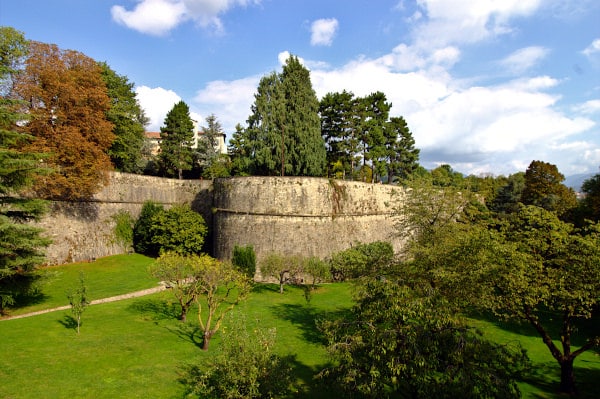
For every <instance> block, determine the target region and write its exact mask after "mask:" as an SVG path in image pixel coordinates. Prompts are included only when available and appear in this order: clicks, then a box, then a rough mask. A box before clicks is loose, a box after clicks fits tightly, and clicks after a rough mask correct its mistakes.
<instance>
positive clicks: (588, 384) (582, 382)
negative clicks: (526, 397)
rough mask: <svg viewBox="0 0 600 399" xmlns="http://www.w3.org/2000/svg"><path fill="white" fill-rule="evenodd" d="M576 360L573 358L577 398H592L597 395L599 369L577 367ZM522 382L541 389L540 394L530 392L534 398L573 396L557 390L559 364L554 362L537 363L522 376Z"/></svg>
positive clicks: (599, 377)
mask: <svg viewBox="0 0 600 399" xmlns="http://www.w3.org/2000/svg"><path fill="white" fill-rule="evenodd" d="M577 362H578V360H577V359H576V360H575V366H574V373H575V385H576V387H577V390H578V394H577V396H576V397H577V398H578V399H592V398H597V397H598V388H597V387H598V380H600V369H591V368H588V367H585V366H584V367H578V366H577ZM523 382H526V383H528V384H530V385H532V386H534V387H536V388H537V389H538V390H540V391H542V392H543V393H541V394H536V393H532V395H533V396H534V397H535V398H539V399H547V398H557V399H559V398H565V399H567V398H572V397H573V396H571V395H568V394H566V393H560V392H559V386H560V366H559V365H558V363H555V362H547V363H544V364H537V365H536V366H535V368H534V369H532V370H531V371H530V372H529V373H528V374H527V375H526V376H525V378H523Z"/></svg>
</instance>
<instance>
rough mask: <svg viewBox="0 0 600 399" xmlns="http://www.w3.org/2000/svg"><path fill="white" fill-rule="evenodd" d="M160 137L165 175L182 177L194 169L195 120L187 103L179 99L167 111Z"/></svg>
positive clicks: (161, 159)
mask: <svg viewBox="0 0 600 399" xmlns="http://www.w3.org/2000/svg"><path fill="white" fill-rule="evenodd" d="M160 138H161V140H162V142H161V144H160V155H159V168H160V170H161V171H162V173H163V175H165V176H169V177H173V176H177V178H179V179H182V178H183V171H184V170H191V169H192V161H193V151H192V141H193V139H194V122H193V121H192V118H190V109H189V107H188V106H187V104H186V103H184V102H183V101H179V102H178V103H177V104H175V105H174V106H173V108H172V109H171V110H170V111H169V112H168V113H167V116H166V117H165V122H164V126H163V127H161V128H160Z"/></svg>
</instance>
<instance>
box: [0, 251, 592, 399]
mask: <svg viewBox="0 0 600 399" xmlns="http://www.w3.org/2000/svg"><path fill="white" fill-rule="evenodd" d="M150 261H151V260H150V259H148V258H144V257H141V256H137V255H130V256H128V255H124V256H118V257H109V258H104V259H99V260H98V261H96V262H93V263H85V264H76V265H71V266H64V267H58V268H51V270H49V271H52V272H54V274H53V277H52V278H50V279H48V280H47V281H46V285H45V288H44V293H45V297H43V298H42V300H41V302H39V303H37V304H34V305H32V306H29V307H25V308H21V309H18V310H16V311H15V312H13V314H16V313H23V312H27V311H31V310H37V309H40V308H48V307H53V306H60V305H64V304H66V296H65V294H64V292H65V291H66V290H67V289H68V288H70V287H73V286H75V285H76V284H77V279H78V275H79V270H84V273H86V280H87V285H88V287H89V290H90V293H91V294H92V299H96V298H100V297H104V296H113V295H118V294H122V293H125V292H129V291H135V290H139V289H144V288H149V287H152V286H155V285H156V281H155V280H153V279H151V278H149V277H148V276H147V274H146V268H147V265H148V264H149V262H150ZM107 269H110V270H107ZM350 287H351V286H350V285H345V284H332V285H324V286H322V287H320V288H319V290H318V291H317V292H316V293H315V294H314V296H313V298H312V300H311V302H310V303H309V304H307V302H306V301H305V299H304V295H303V291H302V290H301V289H298V288H293V287H286V293H285V294H284V295H280V294H279V293H278V292H277V287H276V286H274V285H259V286H257V287H256V289H255V291H254V292H253V293H252V295H251V296H250V298H249V299H248V301H247V302H245V303H244V304H242V305H240V306H239V308H238V311H240V312H243V313H244V314H245V319H246V321H247V323H248V328H255V327H256V326H257V325H260V326H262V327H265V328H268V327H276V328H277V332H278V334H277V348H276V349H277V351H278V352H279V353H280V354H282V355H287V354H293V355H295V356H296V363H295V370H296V376H297V382H298V386H299V387H300V389H303V388H305V389H308V388H307V387H310V386H311V384H312V376H313V375H314V373H315V372H317V371H318V370H320V368H321V367H322V366H323V365H324V364H326V362H327V360H328V357H327V354H326V351H325V349H324V347H323V345H322V343H321V341H320V337H319V335H318V333H317V331H316V329H315V320H316V319H318V318H320V317H327V314H328V312H335V311H338V310H340V309H344V308H347V307H349V306H350V304H351V298H350V291H351V288H350ZM69 316H70V313H69V311H60V312H56V313H49V314H44V315H40V316H35V317H30V318H25V319H15V320H8V321H2V322H0V353H1V354H2V355H3V356H1V357H0V381H2V384H0V397H2V398H15V399H16V398H31V397H44V398H62V397H72V398H115V397H127V398H136V397H140V398H141V397H143V398H146V397H152V398H177V397H179V398H181V396H182V387H181V386H180V384H179V383H178V382H177V378H178V373H179V370H180V366H182V365H183V364H185V363H189V362H200V363H201V362H209V361H210V358H211V356H212V355H213V354H214V353H215V352H216V351H218V348H219V335H218V334H217V335H216V336H215V338H214V339H213V341H212V342H211V348H210V350H209V351H208V352H202V351H201V350H200V349H199V345H200V338H199V335H198V333H197V331H196V325H197V322H196V315H195V310H192V311H191V312H190V314H189V316H188V323H186V324H181V323H180V322H178V321H177V320H175V317H176V308H175V305H174V304H173V300H172V298H171V297H170V295H169V293H168V292H163V293H159V294H155V295H152V296H148V297H143V298H136V299H130V300H126V301H121V302H116V303H109V304H103V305H95V306H91V307H89V308H88V309H86V311H85V312H84V314H83V325H82V330H81V334H80V335H76V334H75V332H74V329H73V325H72V322H71V319H70V317H69ZM473 323H474V324H476V325H477V326H478V327H479V328H481V329H482V330H483V331H484V333H485V334H486V336H488V337H489V338H491V339H493V340H496V341H498V342H514V341H517V340H518V341H520V342H521V343H522V344H523V346H524V347H526V348H527V349H528V353H529V355H530V357H531V358H532V361H533V363H534V367H535V369H536V371H537V375H536V377H535V379H533V380H532V381H530V383H522V384H520V386H521V389H522V390H523V393H524V397H526V398H559V397H560V396H557V395H555V394H553V392H554V390H555V389H556V386H557V381H558V376H559V370H558V366H557V365H556V362H554V361H553V359H552V358H551V357H550V354H549V352H548V350H547V349H546V347H545V346H544V345H543V343H542V342H541V339H540V338H538V337H537V336H535V335H534V334H533V333H532V332H531V331H529V330H528V329H527V328H526V326H525V327H515V326H511V325H506V324H501V323H494V322H491V321H486V320H473ZM225 327H226V326H225ZM575 366H576V377H577V378H578V383H579V386H580V389H581V390H582V393H583V394H584V395H583V397H585V398H591V397H595V394H596V392H595V384H594V383H595V382H597V381H598V380H599V379H600V358H599V356H598V352H588V353H586V354H584V355H582V356H581V357H580V358H578V360H576V362H575ZM298 396H299V397H306V398H315V397H323V398H325V397H327V394H326V393H325V392H322V391H321V390H320V389H316V390H314V391H313V392H310V391H308V392H303V393H302V394H299V395H298Z"/></svg>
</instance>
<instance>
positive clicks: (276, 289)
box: [252, 283, 279, 294]
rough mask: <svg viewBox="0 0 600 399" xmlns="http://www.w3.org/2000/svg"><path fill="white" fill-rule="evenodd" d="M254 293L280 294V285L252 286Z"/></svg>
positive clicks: (262, 284)
mask: <svg viewBox="0 0 600 399" xmlns="http://www.w3.org/2000/svg"><path fill="white" fill-rule="evenodd" d="M252 292H253V293H255V294H262V293H265V292H279V284H272V283H256V284H254V285H253V286H252Z"/></svg>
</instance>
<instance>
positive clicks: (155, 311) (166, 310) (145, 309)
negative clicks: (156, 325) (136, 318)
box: [127, 299, 181, 321]
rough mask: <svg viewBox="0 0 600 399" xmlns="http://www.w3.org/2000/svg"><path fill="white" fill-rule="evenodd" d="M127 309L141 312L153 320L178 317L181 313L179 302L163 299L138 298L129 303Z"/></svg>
mask: <svg viewBox="0 0 600 399" xmlns="http://www.w3.org/2000/svg"><path fill="white" fill-rule="evenodd" d="M127 310H129V311H131V312H135V313H140V314H142V315H143V316H145V317H146V318H148V319H149V320H153V321H159V320H170V319H178V318H179V315H180V313H181V308H180V307H179V305H178V304H176V303H170V302H168V301H165V300H162V299H138V300H136V301H134V302H133V303H132V304H131V305H129V306H128V308H127Z"/></svg>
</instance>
